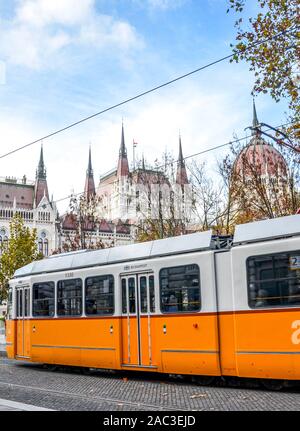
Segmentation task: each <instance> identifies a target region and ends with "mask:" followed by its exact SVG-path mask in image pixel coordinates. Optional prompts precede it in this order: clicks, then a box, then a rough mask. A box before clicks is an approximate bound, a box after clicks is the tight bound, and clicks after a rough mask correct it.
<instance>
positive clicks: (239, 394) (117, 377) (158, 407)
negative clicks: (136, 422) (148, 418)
mask: <svg viewBox="0 0 300 431" xmlns="http://www.w3.org/2000/svg"><path fill="white" fill-rule="evenodd" d="M0 398H1V399H6V400H11V401H15V402H20V403H26V404H30V405H34V406H37V407H43V408H48V409H53V410H64V411H74V410H77V411H84V410H87V411H129V410H132V411H137V410H141V411H142V410H145V411H166V410H169V411H172V410H179V411H192V410H194V411H195V410H206V411H207V410H225V411H229V410H235V411H237V410H300V387H296V388H293V389H292V388H290V389H286V390H285V391H283V392H269V391H266V390H262V389H241V388H228V387H218V386H211V387H204V386H197V385H195V384H192V383H188V382H182V381H178V380H174V379H173V380H172V379H171V378H168V377H166V376H163V375H149V374H136V373H133V372H131V373H129V372H128V373H126V374H124V373H118V372H117V373H108V372H104V371H103V372H99V371H97V372H92V374H91V375H83V374H82V373H80V372H79V371H76V370H66V369H64V370H58V371H49V370H46V369H45V368H44V367H43V366H42V365H32V364H25V363H20V362H14V361H8V360H7V359H4V358H2V359H0Z"/></svg>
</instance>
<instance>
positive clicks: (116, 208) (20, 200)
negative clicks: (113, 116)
mask: <svg viewBox="0 0 300 431" xmlns="http://www.w3.org/2000/svg"><path fill="white" fill-rule="evenodd" d="M175 182H176V184H177V185H182V186H185V185H187V184H188V177H187V173H186V168H185V163H184V158H183V155H182V147H181V139H180V141H179V159H178V162H177V175H176V180H175ZM158 183H159V184H166V185H170V184H169V180H168V178H167V177H166V176H165V175H164V173H163V172H161V171H159V170H153V169H146V168H145V163H144V161H143V162H142V166H140V167H139V168H134V169H132V170H130V168H129V163H128V158H127V149H126V145H125V138H124V127H123V124H122V131H121V144H120V149H119V155H118V163H117V166H116V168H115V169H112V170H111V171H110V172H109V173H107V174H105V175H102V176H101V177H100V181H99V184H98V186H97V187H95V181H94V174H93V169H92V157H91V149H89V154H88V168H87V171H86V178H85V189H84V198H85V200H86V201H87V202H92V201H94V202H98V203H97V211H98V216H97V217H96V218H97V222H93V223H89V222H87V223H84V227H83V229H84V230H85V231H86V232H85V233H87V234H88V237H89V244H88V247H87V248H92V247H93V246H94V247H95V248H98V247H99V244H101V247H111V246H116V245H126V244H130V243H132V242H134V240H135V235H136V227H135V226H136V224H135V222H136V213H135V211H134V210H135V209H136V207H135V204H133V202H132V199H129V198H128V196H129V194H128V187H132V186H135V187H136V189H138V186H141V185H145V184H147V185H148V186H149V185H150V184H158ZM135 193H136V192H135ZM16 214H18V215H20V216H21V217H22V219H23V220H24V224H25V226H27V227H30V228H32V229H33V228H35V229H36V232H37V242H38V249H39V251H40V252H41V253H42V254H43V255H44V256H45V257H47V256H49V255H51V254H53V253H58V252H64V251H71V250H72V249H76V248H74V242H76V236H78V227H79V223H78V215H76V213H72V211H67V212H66V213H65V214H63V215H60V214H59V213H58V210H57V206H56V204H55V201H53V199H50V197H49V191H48V184H47V173H46V167H45V162H44V153H43V147H42V146H41V150H40V158H39V162H38V167H37V170H36V178H35V181H29V180H28V179H27V178H26V176H25V175H24V176H23V178H22V179H16V178H14V177H5V178H1V177H0V250H2V249H3V247H5V244H6V243H7V242H8V239H9V236H10V222H11V220H12V219H13V217H14V216H15V215H16ZM85 217H87V218H88V216H85ZM81 227H82V226H81ZM72 243H73V245H71V244H72ZM78 248H81V247H79V246H78ZM83 248H85V247H83Z"/></svg>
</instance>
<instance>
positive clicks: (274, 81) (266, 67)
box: [227, 0, 300, 139]
mask: <svg viewBox="0 0 300 431" xmlns="http://www.w3.org/2000/svg"><path fill="white" fill-rule="evenodd" d="M228 2H229V9H228V11H227V12H229V11H230V9H232V10H233V11H235V12H236V13H237V15H238V18H237V20H236V22H235V27H236V30H237V33H236V44H235V45H234V46H233V45H232V46H233V49H234V55H233V58H232V59H231V61H236V62H239V61H242V60H245V61H246V62H247V63H249V65H250V70H251V71H253V72H254V76H255V82H254V87H253V94H259V93H269V94H270V95H271V96H272V98H273V99H274V100H275V101H276V102H278V101H279V100H280V99H282V98H283V99H286V100H287V101H288V104H289V108H290V113H291V120H292V121H293V123H294V124H293V126H292V127H290V128H289V129H288V132H289V135H290V136H292V137H294V138H295V139H297V138H299V137H300V102H299V84H300V70H299V69H300V60H299V59H300V45H299V37H300V31H299V24H300V6H299V0H256V4H257V6H258V8H259V11H258V13H257V15H256V16H255V17H249V18H247V19H246V18H245V16H244V15H245V10H246V7H247V6H248V5H249V4H250V3H251V6H253V4H254V2H253V1H252V0H251V1H249V0H228Z"/></svg>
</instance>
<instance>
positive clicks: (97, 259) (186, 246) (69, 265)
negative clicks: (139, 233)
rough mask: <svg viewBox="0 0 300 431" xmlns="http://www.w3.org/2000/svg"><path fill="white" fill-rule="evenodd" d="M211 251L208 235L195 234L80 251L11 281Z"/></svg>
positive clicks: (22, 272) (29, 269)
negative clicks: (38, 275)
mask: <svg viewBox="0 0 300 431" xmlns="http://www.w3.org/2000/svg"><path fill="white" fill-rule="evenodd" d="M211 247H212V231H211V230H210V231H206V232H196V233H193V234H189V235H182V236H177V237H173V238H166V239H160V240H155V241H149V242H143V243H137V244H130V245H124V246H119V247H113V248H107V249H102V250H80V251H78V252H71V253H62V254H57V255H53V256H51V257H48V258H46V259H43V260H39V261H35V262H32V263H30V264H29V265H26V266H24V267H22V268H20V269H18V270H17V271H16V272H15V274H14V277H15V278H17V277H24V276H30V275H33V274H42V273H48V272H59V271H64V270H73V269H79V268H82V267H93V266H101V265H108V264H114V263H119V262H127V261H133V260H140V259H149V258H153V257H159V256H167V255H172V254H181V253H189V252H193V251H199V250H206V249H210V248H211Z"/></svg>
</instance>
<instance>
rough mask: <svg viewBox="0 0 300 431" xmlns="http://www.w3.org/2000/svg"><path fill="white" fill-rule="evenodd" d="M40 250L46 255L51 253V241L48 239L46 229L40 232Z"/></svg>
mask: <svg viewBox="0 0 300 431" xmlns="http://www.w3.org/2000/svg"><path fill="white" fill-rule="evenodd" d="M38 250H39V252H40V253H42V255H43V256H45V257H47V256H48V254H49V241H48V239H47V233H46V232H45V231H42V232H41V233H40V237H39V241H38Z"/></svg>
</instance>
